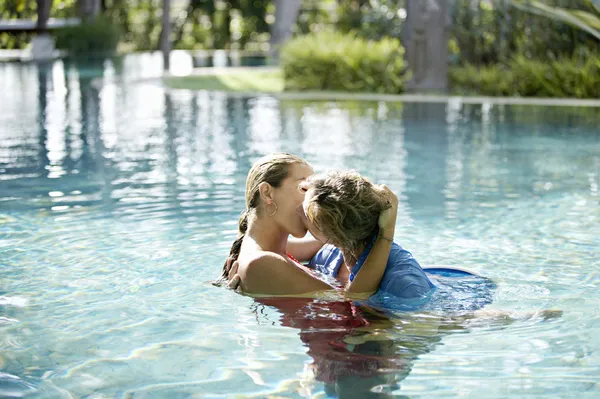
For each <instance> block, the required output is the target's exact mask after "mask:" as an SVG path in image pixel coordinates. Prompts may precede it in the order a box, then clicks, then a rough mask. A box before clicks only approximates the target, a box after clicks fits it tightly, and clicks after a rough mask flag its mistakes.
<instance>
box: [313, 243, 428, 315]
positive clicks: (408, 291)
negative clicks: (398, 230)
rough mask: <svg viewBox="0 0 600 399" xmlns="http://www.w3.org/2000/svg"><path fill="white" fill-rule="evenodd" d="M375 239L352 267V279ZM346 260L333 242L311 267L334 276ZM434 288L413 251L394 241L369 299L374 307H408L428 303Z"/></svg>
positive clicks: (314, 259)
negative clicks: (377, 284) (377, 286)
mask: <svg viewBox="0 0 600 399" xmlns="http://www.w3.org/2000/svg"><path fill="white" fill-rule="evenodd" d="M374 243H375V240H372V241H371V243H370V244H369V245H367V248H365V250H364V251H363V253H362V254H361V255H360V257H359V258H358V260H357V262H356V264H355V265H354V267H353V268H352V270H351V273H350V281H352V280H353V279H354V276H356V274H357V273H358V271H359V270H360V269H361V267H362V266H363V265H364V263H365V261H366V260H367V256H368V255H369V253H370V252H371V249H372V247H373V244H374ZM343 263H344V258H343V255H342V251H340V250H339V249H338V248H336V247H334V246H333V245H324V246H323V248H321V250H320V251H319V252H318V253H317V254H316V255H315V256H314V257H313V258H312V259H311V260H310V262H309V267H311V268H313V269H315V270H317V271H319V272H321V273H323V274H325V275H329V276H333V277H335V276H336V275H337V274H338V272H339V269H340V267H341V266H342V265H343ZM434 291H435V286H434V285H433V283H432V282H431V280H430V279H429V277H427V275H426V274H425V272H424V271H423V269H422V268H421V265H419V262H417V260H416V259H415V258H414V257H413V256H412V254H411V253H410V252H408V251H407V250H405V249H403V248H402V247H401V246H400V245H398V244H397V243H395V242H394V243H392V248H391V250H390V255H389V257H388V261H387V265H386V268H385V272H384V274H383V277H382V278H381V282H380V284H379V290H378V291H377V292H376V293H375V294H373V295H372V296H371V297H370V298H369V300H368V303H369V305H371V306H375V307H388V306H387V305H391V304H392V303H393V304H394V307H398V305H406V307H407V308H418V307H420V306H421V305H423V304H425V303H427V301H428V299H429V297H430V296H431V294H432V293H433V292H434Z"/></svg>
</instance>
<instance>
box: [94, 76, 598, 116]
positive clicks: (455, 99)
mask: <svg viewBox="0 0 600 399" xmlns="http://www.w3.org/2000/svg"><path fill="white" fill-rule="evenodd" d="M276 69H278V68H277V67H225V68H214V67H203V68H195V69H193V70H192V72H191V73H189V74H186V75H173V74H169V73H165V74H163V75H162V76H160V77H152V78H141V79H135V80H130V81H121V82H119V83H125V84H143V83H155V84H156V83H158V84H160V85H161V86H163V87H164V88H165V89H166V90H167V91H195V92H202V91H207V92H214V93H225V94H227V95H228V96H230V97H233V98H251V97H258V96H271V97H274V98H277V99H281V100H323V101H338V100H341V101H348V100H354V101H384V102H408V103H448V104H452V105H460V104H481V105H483V104H488V105H536V106H561V107H600V99H597V100H596V99H575V98H547V97H488V96H461V95H445V94H418V93H415V94H379V93H357V92H339V91H282V92H260V91H259V92H252V91H250V92H242V91H224V90H202V89H180V88H171V87H168V86H167V85H165V84H164V78H170V77H173V78H183V77H186V76H203V75H222V74H227V73H235V72H241V71H247V70H263V71H269V70H276ZM116 83H117V82H115V81H112V82H108V83H107V82H105V81H104V78H96V79H94V80H93V81H92V85H93V86H94V87H95V88H97V89H100V88H101V87H102V86H103V85H105V84H116Z"/></svg>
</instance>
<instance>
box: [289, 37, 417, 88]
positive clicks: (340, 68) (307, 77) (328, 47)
mask: <svg viewBox="0 0 600 399" xmlns="http://www.w3.org/2000/svg"><path fill="white" fill-rule="evenodd" d="M280 62H281V66H282V68H283V74H284V78H285V89H286V90H343V91H355V92H375V93H390V94H397V93H402V92H403V91H404V86H405V82H406V80H407V78H408V74H407V70H406V67H405V63H404V48H403V47H402V45H401V44H400V42H399V41H398V40H396V39H390V38H385V39H382V40H379V41H368V40H365V39H362V38H359V37H357V36H356V35H355V34H352V33H351V34H342V33H337V32H319V33H313V34H309V35H305V36H299V37H296V38H294V39H292V40H290V41H289V42H288V43H287V44H286V45H285V46H284V47H283V48H282V49H281V55H280Z"/></svg>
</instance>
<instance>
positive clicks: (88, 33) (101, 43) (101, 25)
mask: <svg viewBox="0 0 600 399" xmlns="http://www.w3.org/2000/svg"><path fill="white" fill-rule="evenodd" d="M53 34H54V38H55V39H56V48H58V49H60V50H67V51H69V52H70V53H71V54H80V53H113V52H115V51H116V49H117V45H118V44H119V31H118V28H117V27H116V26H115V25H114V24H112V23H111V22H110V21H109V20H108V19H107V18H105V17H97V18H96V19H94V20H93V21H88V22H85V23H82V24H81V25H76V26H68V27H65V28H60V29H57V30H55V31H53Z"/></svg>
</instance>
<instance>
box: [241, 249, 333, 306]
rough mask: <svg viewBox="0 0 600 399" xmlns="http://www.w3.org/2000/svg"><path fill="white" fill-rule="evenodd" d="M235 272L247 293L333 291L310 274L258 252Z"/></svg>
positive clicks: (272, 255)
mask: <svg viewBox="0 0 600 399" xmlns="http://www.w3.org/2000/svg"><path fill="white" fill-rule="evenodd" d="M237 272H238V274H239V279H240V286H241V288H242V290H243V291H244V292H245V293H247V294H255V295H277V296H283V295H300V294H310V293H314V292H318V291H327V290H335V287H333V286H331V285H329V284H327V283H326V282H324V281H323V280H321V279H319V278H318V277H316V276H314V275H313V274H312V273H310V272H309V271H307V270H304V269H303V268H301V267H300V266H296V265H293V264H292V263H290V262H288V261H287V260H286V259H285V258H284V257H283V256H281V255H278V254H275V253H272V252H261V253H260V254H259V255H258V256H256V257H255V258H254V259H252V260H250V262H248V264H247V265H245V267H240V268H239V269H238V271H237Z"/></svg>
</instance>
